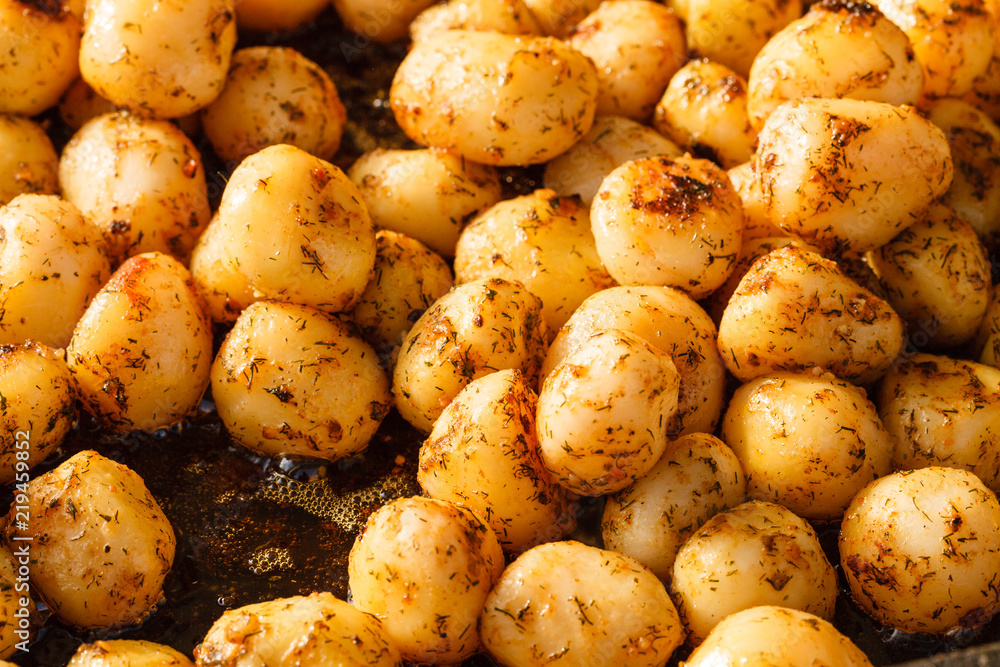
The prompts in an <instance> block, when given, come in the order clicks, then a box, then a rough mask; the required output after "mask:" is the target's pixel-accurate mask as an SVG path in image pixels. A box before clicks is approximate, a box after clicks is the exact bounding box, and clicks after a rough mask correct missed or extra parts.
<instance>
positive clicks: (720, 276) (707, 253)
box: [590, 156, 743, 299]
mask: <svg viewBox="0 0 1000 667" xmlns="http://www.w3.org/2000/svg"><path fill="white" fill-rule="evenodd" d="M590 216H591V223H592V225H593V230H594V237H595V238H596V240H597V252H598V254H599V255H600V256H601V259H602V260H603V261H604V264H605V266H607V268H608V272H609V273H610V274H611V276H612V277H613V278H614V279H615V280H617V281H618V282H619V283H621V284H623V285H666V286H670V287H677V288H679V289H682V290H684V291H685V292H687V293H688V294H690V295H691V298H693V299H701V298H703V297H705V296H708V295H709V294H711V293H712V292H713V291H715V290H716V289H717V288H718V287H720V286H721V285H722V283H724V282H725V281H726V278H728V277H729V274H730V273H731V272H732V269H733V266H734V265H735V263H736V253H737V251H738V250H739V248H740V240H741V237H742V233H743V209H742V203H741V201H740V197H739V195H738V194H736V190H735V188H733V185H732V183H730V182H729V177H728V176H727V175H726V172H725V171H723V170H722V169H721V168H720V167H718V166H716V165H715V164H714V163H712V162H709V161H708V160H698V159H695V158H691V157H687V156H685V157H680V158H676V159H670V158H667V157H662V156H661V157H654V158H646V159H642V160H634V161H632V162H626V163H625V164H623V165H622V166H620V167H618V168H616V169H615V170H614V171H612V172H611V173H610V174H608V176H607V178H605V179H604V181H603V182H602V183H601V187H600V189H599V190H598V191H597V195H596V196H595V197H594V202H593V204H591V208H590Z"/></svg>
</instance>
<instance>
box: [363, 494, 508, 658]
mask: <svg viewBox="0 0 1000 667" xmlns="http://www.w3.org/2000/svg"><path fill="white" fill-rule="evenodd" d="M503 567H504V560H503V551H502V550H501V548H500V542H499V541H498V540H497V537H496V535H494V534H493V530H492V529H491V528H490V527H489V526H487V525H486V524H485V523H484V522H483V520H482V519H480V518H479V516H478V515H476V513H475V512H473V511H472V510H469V509H466V508H464V507H459V506H458V505H454V504H452V503H447V502H443V501H440V500H433V499H429V498H421V497H419V496H416V497H413V498H401V499H399V500H394V501H393V502H391V503H388V504H387V505H383V506H382V507H381V508H380V509H378V510H377V511H376V512H375V513H374V514H372V515H371V517H370V518H369V519H368V522H367V523H366V524H365V528H364V530H363V531H362V533H361V535H360V536H359V537H358V539H357V541H356V542H355V543H354V547H353V548H352V549H351V553H350V556H349V559H348V577H349V583H350V587H351V595H352V596H353V599H354V605H355V606H356V607H357V608H358V609H361V610H362V611H366V612H368V613H370V614H374V615H375V616H377V617H379V618H380V619H381V620H382V623H383V626H384V627H385V631H386V634H387V635H388V637H389V640H390V643H391V644H393V645H394V646H395V647H396V648H397V649H399V652H400V654H401V655H402V656H403V658H405V659H407V660H410V661H413V662H418V663H424V662H432V663H443V664H451V663H456V662H459V661H461V660H464V659H465V658H468V657H470V656H472V655H473V654H475V653H476V652H478V651H479V650H480V649H481V641H480V635H479V614H480V612H481V611H482V610H483V605H484V603H485V601H486V596H487V594H488V593H489V592H490V589H491V588H493V585H494V584H495V583H496V582H497V579H499V578H500V573H501V572H502V571H503Z"/></svg>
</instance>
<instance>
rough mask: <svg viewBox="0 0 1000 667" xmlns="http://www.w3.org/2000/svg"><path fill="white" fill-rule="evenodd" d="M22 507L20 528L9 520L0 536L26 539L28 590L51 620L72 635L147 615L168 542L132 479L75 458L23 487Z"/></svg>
mask: <svg viewBox="0 0 1000 667" xmlns="http://www.w3.org/2000/svg"><path fill="white" fill-rule="evenodd" d="M28 506H29V513H30V516H29V520H28V521H26V522H24V523H26V524H27V528H26V529H25V528H23V527H18V524H17V523H16V522H14V521H11V522H10V523H9V524H8V526H7V529H6V537H7V539H8V541H10V540H11V539H12V538H13V540H14V541H13V542H10V543H11V544H16V543H17V538H19V537H20V538H28V539H30V540H31V563H30V566H29V567H30V577H31V588H32V591H33V592H34V593H36V594H37V595H38V596H39V597H41V599H42V600H44V602H45V604H46V605H48V607H49V609H51V610H52V612H53V613H54V614H55V615H56V616H58V617H59V618H60V619H61V620H62V621H63V622H65V623H68V624H69V625H72V626H76V627H79V628H108V629H116V628H121V627H125V626H128V625H130V624H132V623H135V622H137V621H139V620H140V619H142V618H143V617H144V616H145V615H146V614H148V613H150V611H151V610H152V609H153V607H154V606H155V605H156V604H157V602H158V601H159V599H160V596H161V595H162V590H163V581H164V579H165V578H166V576H167V572H169V571H170V566H171V564H172V563H173V560H174V548H175V545H176V539H175V537H174V530H173V528H172V527H171V525H170V522H169V521H168V520H167V517H166V516H165V515H164V514H163V510H161V509H160V505H159V504H158V503H157V502H156V499H155V498H154V497H153V496H152V495H150V493H149V490H148V489H147V488H146V485H145V483H144V482H143V481H142V478H141V477H139V475H137V474H136V473H135V472H133V471H132V470H130V469H129V468H127V467H125V466H123V465H121V464H120V463H115V462H114V461H112V460H111V459H108V458H105V457H103V456H101V455H100V454H98V453H97V452H93V451H89V450H87V451H82V452H79V453H77V454H74V455H73V456H71V457H70V458H68V459H67V460H65V461H63V462H62V463H61V464H60V465H59V466H58V467H56V468H55V469H53V470H50V471H49V472H47V473H45V474H44V475H41V476H39V477H36V478H35V479H33V480H31V483H30V484H29V485H28ZM14 516H15V508H12V509H11V513H10V517H11V518H13V517H14ZM97 563H99V564H100V566H99V567H95V564H97Z"/></svg>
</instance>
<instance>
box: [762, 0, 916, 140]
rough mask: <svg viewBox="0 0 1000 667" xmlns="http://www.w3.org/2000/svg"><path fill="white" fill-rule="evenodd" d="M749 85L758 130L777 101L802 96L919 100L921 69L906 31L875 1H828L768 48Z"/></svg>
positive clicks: (894, 101) (901, 101)
mask: <svg viewBox="0 0 1000 667" xmlns="http://www.w3.org/2000/svg"><path fill="white" fill-rule="evenodd" d="M748 82H749V90H750V99H749V101H748V103H747V109H748V111H749V114H750V122H751V124H752V125H753V126H754V127H755V128H757V129H760V128H761V127H762V126H763V125H764V121H765V120H766V119H767V117H768V116H769V115H770V114H771V112H772V111H774V109H775V108H776V107H777V106H778V105H779V104H781V103H782V102H785V101H786V100H797V99H800V98H804V97H828V98H841V97H849V98H852V99H857V100H874V101H876V102H888V103H889V104H894V105H896V106H902V105H904V104H909V105H915V104H916V103H917V102H918V101H920V94H921V92H922V91H923V87H924V74H923V70H922V69H921V67H920V63H919V62H918V61H917V59H916V56H915V55H914V52H913V45H912V44H911V43H910V39H909V38H908V37H907V36H906V33H905V32H903V31H902V30H901V29H900V28H899V27H898V26H897V25H896V24H895V23H893V22H892V21H890V20H889V19H888V18H886V17H885V15H884V14H882V12H881V11H879V9H878V8H877V7H876V6H874V5H872V4H869V3H867V2H855V1H854V0H823V1H822V2H817V3H815V4H814V5H812V6H811V7H810V8H809V11H808V12H807V13H806V15H805V16H803V17H802V18H800V19H797V20H795V21H792V22H791V23H789V24H788V25H787V26H785V27H784V28H783V29H782V30H781V31H780V32H779V33H778V34H776V35H775V36H774V37H773V38H771V40H770V41H769V42H768V43H767V44H765V45H764V48H763V49H761V51H760V53H759V54H757V58H756V59H755V60H754V63H753V66H752V67H751V68H750V78H749V81H748Z"/></svg>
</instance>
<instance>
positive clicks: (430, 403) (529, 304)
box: [392, 278, 549, 433]
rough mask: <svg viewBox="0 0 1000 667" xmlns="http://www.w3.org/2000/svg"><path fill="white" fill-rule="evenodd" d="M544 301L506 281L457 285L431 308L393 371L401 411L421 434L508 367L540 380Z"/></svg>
mask: <svg viewBox="0 0 1000 667" xmlns="http://www.w3.org/2000/svg"><path fill="white" fill-rule="evenodd" d="M541 310H542V304H541V301H539V299H538V297H536V296H535V295H533V294H532V293H531V292H529V291H528V290H526V289H525V288H524V286H523V285H521V284H519V283H513V282H510V281H507V280H503V279H501V278H490V279H488V280H477V281H475V282H471V283H465V284H463V285H459V286H457V287H455V288H454V289H453V290H451V291H450V292H448V293H447V294H445V295H444V296H443V297H441V298H440V299H438V300H437V301H435V302H434V303H433V304H432V305H431V307H430V308H428V309H427V310H426V311H425V312H424V314H423V315H421V316H420V319H419V320H417V322H416V324H414V325H413V328H412V329H410V332H409V333H408V334H407V335H406V338H405V339H404V340H403V345H402V347H401V348H400V351H399V358H398V359H397V360H396V366H395V369H394V371H393V378H392V393H393V395H394V397H395V400H396V409H397V410H399V414H401V415H402V416H403V418H404V419H405V420H406V421H408V422H410V424H412V425H413V426H414V427H415V428H416V429H417V430H419V431H421V432H423V433H430V431H431V427H432V426H433V425H434V420H436V419H437V418H438V416H439V415H440V414H441V412H442V411H443V410H444V409H445V407H447V406H448V404H449V403H451V401H452V400H453V399H454V398H455V396H457V395H458V392H460V391H461V390H462V389H463V388H464V387H465V386H466V385H467V384H469V383H470V382H472V381H473V380H475V379H476V378H479V377H482V376H484V375H489V374H490V373H493V372H495V371H499V370H505V369H508V368H516V369H519V370H520V371H521V372H522V373H524V377H525V379H526V380H527V382H528V384H529V385H530V386H535V385H536V384H537V382H538V371H539V368H540V367H541V365H542V360H543V359H544V358H545V349H546V345H547V344H548V341H549V328H548V326H546V324H545V320H544V319H543V318H542V315H541Z"/></svg>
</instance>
